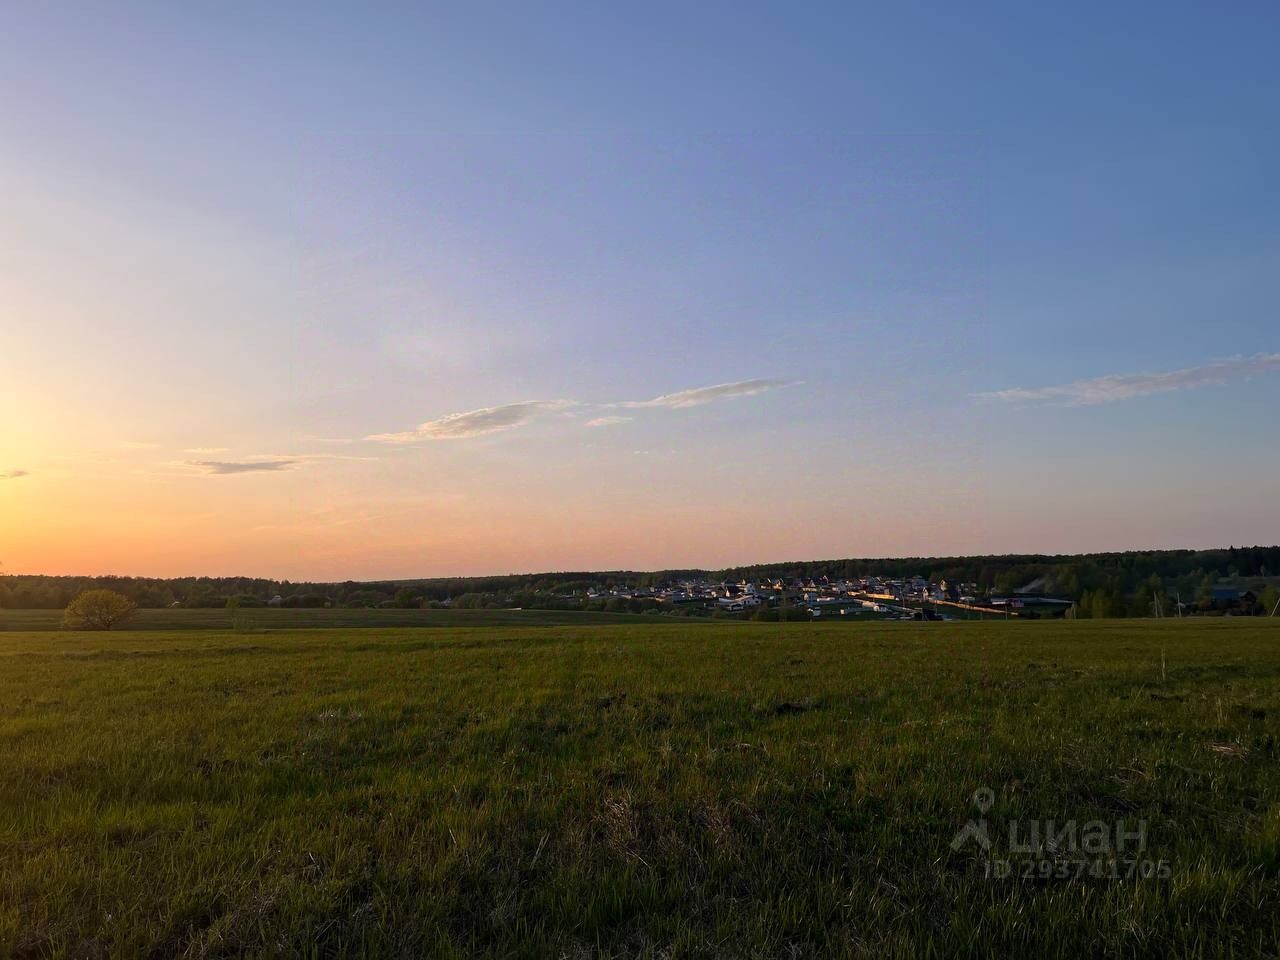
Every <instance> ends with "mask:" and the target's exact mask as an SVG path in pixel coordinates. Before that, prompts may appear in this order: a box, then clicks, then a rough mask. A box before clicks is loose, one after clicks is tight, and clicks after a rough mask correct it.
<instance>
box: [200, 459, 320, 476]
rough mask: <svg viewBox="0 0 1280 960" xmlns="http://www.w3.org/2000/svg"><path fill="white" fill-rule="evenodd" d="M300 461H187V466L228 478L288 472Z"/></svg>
mask: <svg viewBox="0 0 1280 960" xmlns="http://www.w3.org/2000/svg"><path fill="white" fill-rule="evenodd" d="M301 462H302V461H301V460H299V459H298V458H296V457H293V458H291V457H254V458H251V459H249V460H188V461H187V463H188V465H189V466H192V467H198V468H200V469H201V470H203V471H204V472H205V473H208V474H210V475H212V476H229V475H231V474H237V473H267V472H271V471H277V470H288V469H290V468H292V467H295V466H297V465H298V464H299V463H301Z"/></svg>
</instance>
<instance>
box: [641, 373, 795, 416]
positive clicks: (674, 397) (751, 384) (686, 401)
mask: <svg viewBox="0 0 1280 960" xmlns="http://www.w3.org/2000/svg"><path fill="white" fill-rule="evenodd" d="M794 382H795V381H792V380H776V379H771V378H762V379H757V380H739V381H737V382H735V383H718V384H716V385H715V386H711V387H695V388H694V389H692V390H680V391H677V392H676V393H664V394H663V395H662V396H660V397H654V398H653V399H652V400H627V401H624V402H623V403H620V404H618V406H620V407H630V408H633V409H634V408H640V407H669V408H671V409H680V408H682V407H697V406H700V405H702V404H704V403H712V402H714V401H716V400H733V399H736V398H738V397H752V396H755V395H756V394H758V393H764V392H765V391H766V390H776V389H777V388H778V387H787V386H791V385H792V384H793V383H794Z"/></svg>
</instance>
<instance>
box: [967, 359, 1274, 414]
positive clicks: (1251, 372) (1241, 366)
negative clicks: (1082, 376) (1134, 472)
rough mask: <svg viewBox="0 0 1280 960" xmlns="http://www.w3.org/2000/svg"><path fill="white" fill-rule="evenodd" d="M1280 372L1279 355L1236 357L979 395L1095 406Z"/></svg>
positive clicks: (1000, 399) (1005, 400)
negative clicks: (1172, 368) (1186, 365)
mask: <svg viewBox="0 0 1280 960" xmlns="http://www.w3.org/2000/svg"><path fill="white" fill-rule="evenodd" d="M1274 371H1280V353H1259V354H1256V355H1255V356H1252V357H1235V358H1232V359H1230V360H1215V361H1214V362H1212V363H1206V364H1203V365H1202V366H1198V367H1187V368H1186V369H1185V370H1170V371H1169V372H1167V373H1130V374H1113V375H1110V376H1105V377H1096V378H1094V379H1092V380H1076V381H1075V382H1073V383H1065V384H1062V385H1061V386H1056V387H1013V388H1011V389H1008V390H994V391H991V392H988V393H979V394H976V395H975V396H976V397H977V399H979V400H997V401H1001V402H1004V403H1048V404H1055V403H1057V404H1064V405H1066V406H1074V407H1079V406H1093V405H1096V404H1100V403H1113V402H1114V401H1116V400H1129V399H1132V398H1133V397H1145V396H1147V395H1149V394H1153V393H1169V392H1172V391H1174V390H1189V389H1192V388H1193V387H1205V386H1210V385H1213V384H1222V383H1230V382H1231V381H1233V380H1246V379H1248V378H1249V377H1252V376H1255V375H1257V374H1261V373H1271V372H1274Z"/></svg>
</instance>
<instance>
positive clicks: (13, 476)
mask: <svg viewBox="0 0 1280 960" xmlns="http://www.w3.org/2000/svg"><path fill="white" fill-rule="evenodd" d="M30 475H31V474H30V473H29V472H28V471H26V470H10V471H9V472H8V473H0V480H17V479H18V478H19V477H29V476H30Z"/></svg>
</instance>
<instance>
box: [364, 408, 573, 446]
mask: <svg viewBox="0 0 1280 960" xmlns="http://www.w3.org/2000/svg"><path fill="white" fill-rule="evenodd" d="M571 406H574V404H573V403H572V402H571V401H567V400H525V401H522V402H521V403H507V404H503V405H502V406H497V407H482V408H481V409H479V410H468V411H467V412H466V413H451V414H449V416H447V417H441V418H440V419H438V420H428V421H427V422H426V423H420V424H418V426H417V427H415V428H414V429H412V430H406V431H404V432H403V433H378V434H374V435H373V436H371V437H367V438H366V439H369V440H379V441H381V442H383V443H419V442H421V441H424V440H466V439H469V438H471V437H480V436H484V435H485V434H487V433H498V432H499V431H502V430H511V429H514V428H515V427H522V426H524V425H525V424H527V423H530V422H531V421H533V420H536V419H537V418H538V417H540V416H542V415H543V414H545V413H550V412H552V411H555V410H563V409H565V408H566V407H571Z"/></svg>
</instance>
